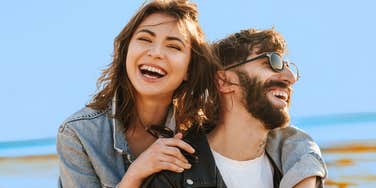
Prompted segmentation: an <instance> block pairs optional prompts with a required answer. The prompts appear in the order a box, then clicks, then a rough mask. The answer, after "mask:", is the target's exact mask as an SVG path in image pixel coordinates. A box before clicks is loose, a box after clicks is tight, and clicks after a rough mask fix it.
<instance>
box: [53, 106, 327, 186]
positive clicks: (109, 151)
mask: <svg viewBox="0 0 376 188" xmlns="http://www.w3.org/2000/svg"><path fill="white" fill-rule="evenodd" d="M112 113H113V110H111V109H109V110H106V111H97V110H93V109H90V108H83V109H81V110H80V111H78V112H76V113H75V114H73V115H72V116H70V117H69V118H67V119H66V120H65V121H64V122H63V123H62V125H61V126H60V128H59V131H58V135H57V153H58V157H59V172H60V176H59V182H58V185H59V187H65V188H70V187H74V188H76V187H91V188H95V187H116V186H117V184H118V183H119V182H120V181H121V179H122V177H123V175H124V174H125V172H126V171H127V169H128V167H129V165H130V164H131V162H132V161H133V160H134V157H133V155H132V153H131V151H129V148H128V145H127V141H126V138H125V136H124V134H123V133H124V128H123V126H122V125H121V124H120V123H119V122H118V121H117V120H116V119H114V118H110V117H111V114H112ZM165 126H167V127H170V128H174V127H175V120H174V118H173V116H172V112H171V111H170V112H169V114H168V117H167V121H166V125H165ZM266 151H267V152H268V153H269V155H270V157H271V158H272V159H273V161H274V162H275V163H276V165H277V167H278V168H279V169H280V171H281V172H282V174H283V178H282V180H281V183H280V187H281V188H285V187H286V188H290V187H292V186H293V185H295V184H296V183H298V182H299V181H301V180H303V179H304V178H307V177H310V176H319V177H322V178H323V179H325V178H326V176H327V170H326V166H325V163H324V162H323V159H322V158H321V153H320V150H319V148H318V146H317V144H316V143H315V142H314V141H313V140H312V139H311V138H310V137H309V136H308V135H307V134H305V133H304V132H303V131H301V130H299V129H297V128H295V127H287V128H283V129H276V130H273V131H271V133H270V134H269V137H268V141H267V145H266Z"/></svg>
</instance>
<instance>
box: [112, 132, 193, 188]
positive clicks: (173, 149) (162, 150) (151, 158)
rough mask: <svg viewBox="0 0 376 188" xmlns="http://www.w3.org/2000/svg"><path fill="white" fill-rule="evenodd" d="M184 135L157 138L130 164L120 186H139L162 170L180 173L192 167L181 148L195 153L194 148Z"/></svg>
mask: <svg viewBox="0 0 376 188" xmlns="http://www.w3.org/2000/svg"><path fill="white" fill-rule="evenodd" d="M182 137H183V136H182V134H181V133H178V134H176V135H175V136H174V137H173V138H159V139H158V140H156V141H155V142H154V143H153V144H152V145H150V146H149V148H148V149H146V150H145V151H144V152H142V153H141V155H139V156H138V157H137V159H136V160H135V161H134V162H133V163H132V164H131V165H130V166H129V168H128V170H127V172H126V173H125V175H124V177H123V179H122V180H121V182H120V184H119V187H124V188H125V187H139V186H140V185H141V183H142V181H143V180H144V179H145V178H147V177H149V176H150V175H152V174H154V173H157V172H159V171H161V170H170V171H173V172H177V173H180V172H183V171H184V169H189V168H191V164H189V163H188V160H187V159H186V158H185V157H184V156H183V154H182V153H181V152H180V150H179V148H180V149H182V150H185V151H187V152H188V153H194V149H193V148H192V147H191V146H190V145H189V144H187V143H186V142H184V141H183V140H181V139H182Z"/></svg>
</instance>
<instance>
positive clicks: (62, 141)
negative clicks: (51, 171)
mask: <svg viewBox="0 0 376 188" xmlns="http://www.w3.org/2000/svg"><path fill="white" fill-rule="evenodd" d="M56 149H57V153H58V157H59V170H60V177H59V182H60V183H59V184H60V185H59V186H61V187H93V188H95V187H98V188H100V187H101V183H100V181H99V179H98V177H97V175H96V173H95V171H94V169H93V166H92V164H91V162H90V160H89V158H88V156H87V154H86V152H85V149H84V147H83V146H82V144H81V142H80V140H79V139H78V137H77V135H76V133H75V132H74V131H73V130H72V129H70V128H69V126H65V125H62V127H61V128H60V129H59V133H58V135H57V144H56Z"/></svg>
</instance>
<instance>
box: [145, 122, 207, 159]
mask: <svg viewBox="0 0 376 188" xmlns="http://www.w3.org/2000/svg"><path fill="white" fill-rule="evenodd" d="M146 131H147V132H148V133H149V134H151V135H152V136H154V137H155V138H172V137H174V135H175V132H174V131H173V130H171V129H170V128H168V127H165V126H160V125H152V126H150V127H149V128H147V129H146ZM185 142H187V141H186V140H185ZM187 143H188V144H189V145H191V146H192V144H191V143H189V142H187ZM192 147H193V146H192ZM180 151H181V153H182V154H183V155H184V157H185V158H187V160H188V161H190V162H191V163H193V162H198V159H199V158H198V155H197V153H188V152H186V151H185V150H180Z"/></svg>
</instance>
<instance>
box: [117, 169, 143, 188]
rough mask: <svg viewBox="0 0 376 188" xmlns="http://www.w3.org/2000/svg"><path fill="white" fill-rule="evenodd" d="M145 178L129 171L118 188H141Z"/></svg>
mask: <svg viewBox="0 0 376 188" xmlns="http://www.w3.org/2000/svg"><path fill="white" fill-rule="evenodd" d="M142 181H143V178H142V177H140V176H139V175H137V174H134V173H132V170H129V169H128V171H127V172H126V173H125V175H124V176H123V178H122V179H121V181H120V183H119V184H118V188H128V187H132V188H135V187H140V186H141V184H142Z"/></svg>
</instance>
